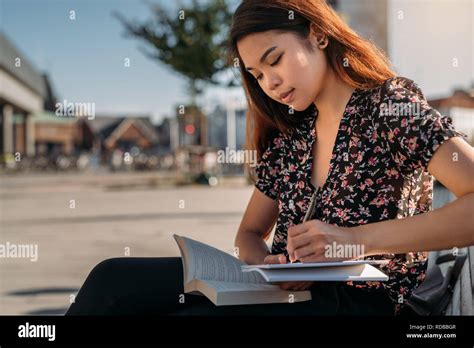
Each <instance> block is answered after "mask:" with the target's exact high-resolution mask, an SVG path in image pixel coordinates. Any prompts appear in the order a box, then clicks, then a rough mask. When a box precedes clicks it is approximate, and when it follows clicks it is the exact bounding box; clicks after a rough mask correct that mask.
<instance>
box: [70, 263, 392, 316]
mask: <svg viewBox="0 0 474 348" xmlns="http://www.w3.org/2000/svg"><path fill="white" fill-rule="evenodd" d="M309 290H310V291H311V295H312V300H311V301H305V302H295V303H276V304H253V305H237V306H215V305H214V304H213V303H212V302H211V301H210V300H208V299H207V297H205V296H200V295H195V294H184V293H183V291H184V290H183V268H182V262H181V258H180V257H118V258H111V259H106V260H104V261H102V262H100V263H99V264H98V265H96V266H95V267H94V268H93V270H92V271H91V272H90V273H89V275H88V276H87V279H86V280H85V282H84V284H83V285H82V287H81V289H80V290H79V293H78V294H77V296H76V299H75V302H74V303H72V304H71V306H70V307H69V309H68V311H67V312H66V315H206V316H209V315H218V316H226V315H234V316H235V315H252V316H256V315H258V316H260V315H261V316H275V315H282V316H308V315H317V316H320V315H393V314H394V304H393V303H392V302H391V300H390V299H389V297H388V296H387V294H386V293H385V292H383V291H379V290H377V291H375V290H366V289H357V288H355V287H352V286H348V285H346V284H345V283H344V282H316V283H314V284H313V286H312V287H311V288H310V289H309Z"/></svg>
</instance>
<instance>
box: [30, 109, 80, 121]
mask: <svg viewBox="0 0 474 348" xmlns="http://www.w3.org/2000/svg"><path fill="white" fill-rule="evenodd" d="M78 119H79V118H78V117H73V116H57V115H56V114H55V113H54V112H50V111H43V112H40V113H36V114H34V115H33V120H34V122H35V123H50V124H51V123H54V124H69V123H74V122H76V121H77V120H78Z"/></svg>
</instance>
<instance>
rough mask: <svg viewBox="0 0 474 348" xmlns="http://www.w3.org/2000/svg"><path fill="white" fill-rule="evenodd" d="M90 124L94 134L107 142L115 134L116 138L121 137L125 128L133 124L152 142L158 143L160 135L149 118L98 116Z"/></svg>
mask: <svg viewBox="0 0 474 348" xmlns="http://www.w3.org/2000/svg"><path fill="white" fill-rule="evenodd" d="M88 122H89V124H90V126H91V128H92V130H93V131H94V133H96V134H98V135H99V136H100V138H101V139H102V140H106V139H107V138H108V137H110V136H111V135H112V134H113V133H114V136H116V137H117V136H120V134H119V133H121V132H122V131H124V127H126V125H127V124H130V123H133V124H134V125H135V126H136V127H137V128H138V129H139V130H140V131H141V132H142V133H143V135H144V136H145V137H147V138H148V139H149V140H150V141H151V142H157V141H158V134H157V132H156V130H155V127H154V126H153V124H152V123H151V122H150V119H149V117H113V116H96V117H95V118H94V119H93V120H89V121H88Z"/></svg>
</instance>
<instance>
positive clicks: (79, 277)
mask: <svg viewBox="0 0 474 348" xmlns="http://www.w3.org/2000/svg"><path fill="white" fill-rule="evenodd" d="M156 181H157V179H156V175H154V174H112V175H71V174H70V175H59V176H58V175H47V176H17V177H12V176H9V177H2V178H0V231H1V232H0V243H3V244H5V243H6V242H7V241H8V242H10V243H15V244H37V245H38V260H37V261H36V262H34V261H31V260H30V259H20V258H1V259H0V266H1V267H0V314H3V315H12V314H63V313H64V312H65V311H66V309H67V308H68V306H69V298H70V296H71V295H72V294H75V293H76V292H77V290H78V289H79V287H80V285H81V284H82V283H83V281H84V279H85V277H86V276H87V274H88V273H89V271H90V270H91V268H92V267H93V266H94V265H96V264H97V263H98V262H100V261H101V260H103V259H106V258H110V257H121V256H125V252H126V251H127V250H129V251H130V256H140V257H148V256H149V257H157V256H178V255H179V250H178V248H177V246H176V244H175V242H174V239H173V238H172V235H173V234H174V233H176V234H180V235H184V236H189V237H190V238H194V239H199V240H201V241H203V242H205V243H208V244H210V245H213V246H215V247H217V248H219V249H222V250H225V251H227V252H229V253H232V249H233V239H234V236H235V233H236V231H237V228H238V226H239V223H240V219H241V217H242V214H243V211H244V209H245V207H246V204H247V202H248V199H249V198H250V194H251V192H252V187H251V186H248V185H246V184H245V183H244V182H243V180H238V179H237V180H232V181H231V180H229V181H228V182H227V183H224V184H223V186H220V187H214V188H211V187H204V186H186V187H172V186H168V187H162V188H159V187H157V186H156V185H155V184H156ZM71 200H74V201H75V208H71V206H72V204H71ZM183 204H184V206H183ZM126 248H129V249H126Z"/></svg>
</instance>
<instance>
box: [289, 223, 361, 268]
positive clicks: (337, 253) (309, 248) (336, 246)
mask: <svg viewBox="0 0 474 348" xmlns="http://www.w3.org/2000/svg"><path fill="white" fill-rule="evenodd" d="M355 231H356V229H354V228H350V227H340V226H337V225H330V224H327V223H325V222H322V221H320V220H310V221H307V222H305V223H302V224H300V225H295V226H292V227H290V228H289V229H288V239H287V251H288V255H289V256H290V260H291V261H295V260H299V261H301V262H330V261H343V260H351V259H355V258H358V257H362V256H364V254H365V250H364V245H363V244H360V242H359V239H360V238H357V237H360V236H357V234H356V233H355Z"/></svg>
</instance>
